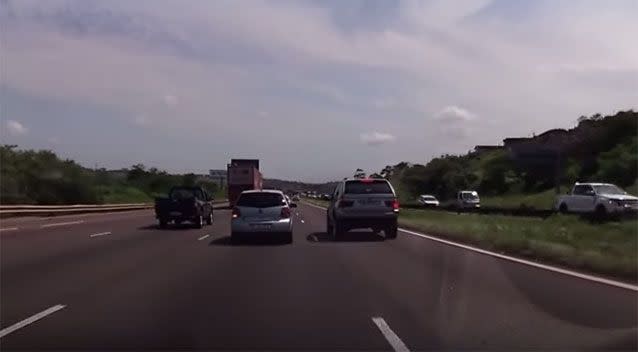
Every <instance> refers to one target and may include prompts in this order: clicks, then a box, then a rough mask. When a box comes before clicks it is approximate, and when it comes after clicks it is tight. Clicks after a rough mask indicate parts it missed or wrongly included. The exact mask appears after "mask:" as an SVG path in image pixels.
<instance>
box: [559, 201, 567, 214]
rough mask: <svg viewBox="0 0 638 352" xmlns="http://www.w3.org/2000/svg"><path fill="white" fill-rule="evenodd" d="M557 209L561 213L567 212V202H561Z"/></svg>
mask: <svg viewBox="0 0 638 352" xmlns="http://www.w3.org/2000/svg"><path fill="white" fill-rule="evenodd" d="M558 211H559V212H561V214H567V204H565V203H561V204H560V207H558Z"/></svg>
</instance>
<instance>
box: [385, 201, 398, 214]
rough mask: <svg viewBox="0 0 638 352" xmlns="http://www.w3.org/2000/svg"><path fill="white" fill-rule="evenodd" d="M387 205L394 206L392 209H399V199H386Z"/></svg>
mask: <svg viewBox="0 0 638 352" xmlns="http://www.w3.org/2000/svg"><path fill="white" fill-rule="evenodd" d="M385 205H387V206H389V207H392V210H394V211H395V212H398V211H399V200H398V199H393V200H386V201H385Z"/></svg>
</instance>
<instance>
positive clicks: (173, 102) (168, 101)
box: [164, 94, 179, 106]
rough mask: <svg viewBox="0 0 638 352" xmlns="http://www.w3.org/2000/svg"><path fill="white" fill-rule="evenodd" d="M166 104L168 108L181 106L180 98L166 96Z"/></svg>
mask: <svg viewBox="0 0 638 352" xmlns="http://www.w3.org/2000/svg"><path fill="white" fill-rule="evenodd" d="M164 104H166V106H175V105H177V104H179V98H177V97H176V96H174V95H172V94H166V95H164Z"/></svg>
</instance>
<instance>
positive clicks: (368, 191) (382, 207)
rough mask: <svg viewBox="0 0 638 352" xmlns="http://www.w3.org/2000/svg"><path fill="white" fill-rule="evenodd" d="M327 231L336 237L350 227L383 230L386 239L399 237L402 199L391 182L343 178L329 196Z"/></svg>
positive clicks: (340, 235) (338, 237)
mask: <svg viewBox="0 0 638 352" xmlns="http://www.w3.org/2000/svg"><path fill="white" fill-rule="evenodd" d="M330 198H331V199H330V205H329V206H328V211H327V219H326V222H327V225H328V228H327V232H328V233H329V234H332V236H333V238H334V239H335V240H339V239H340V238H341V237H342V236H343V233H344V232H346V231H348V230H351V229H359V228H370V229H372V230H373V231H375V232H378V231H381V230H383V232H384V233H385V238H386V239H394V238H396V237H397V231H398V227H397V218H398V215H399V201H398V200H397V197H396V194H395V193H394V189H393V188H392V185H391V184H390V182H388V181H387V180H385V179H376V178H364V179H346V180H343V181H341V182H340V183H339V184H338V185H337V187H336V188H335V190H334V193H333V195H332V197H330Z"/></svg>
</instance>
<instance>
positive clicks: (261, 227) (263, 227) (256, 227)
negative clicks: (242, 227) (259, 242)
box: [250, 224, 271, 230]
mask: <svg viewBox="0 0 638 352" xmlns="http://www.w3.org/2000/svg"><path fill="white" fill-rule="evenodd" d="M270 227H271V225H270V224H250V228H251V229H253V230H270Z"/></svg>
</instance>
